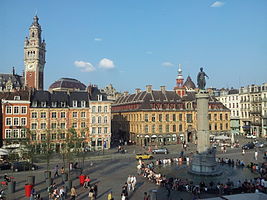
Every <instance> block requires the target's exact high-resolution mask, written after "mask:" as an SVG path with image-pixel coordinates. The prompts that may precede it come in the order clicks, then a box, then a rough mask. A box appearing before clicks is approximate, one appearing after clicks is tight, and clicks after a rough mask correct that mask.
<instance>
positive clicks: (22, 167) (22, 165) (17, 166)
mask: <svg viewBox="0 0 267 200" xmlns="http://www.w3.org/2000/svg"><path fill="white" fill-rule="evenodd" d="M36 169H38V166H37V165H35V164H32V163H30V162H27V161H22V162H14V163H13V165H12V170H13V171H15V172H18V171H28V170H36Z"/></svg>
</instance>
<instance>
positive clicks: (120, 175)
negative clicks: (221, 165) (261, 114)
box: [1, 137, 266, 200]
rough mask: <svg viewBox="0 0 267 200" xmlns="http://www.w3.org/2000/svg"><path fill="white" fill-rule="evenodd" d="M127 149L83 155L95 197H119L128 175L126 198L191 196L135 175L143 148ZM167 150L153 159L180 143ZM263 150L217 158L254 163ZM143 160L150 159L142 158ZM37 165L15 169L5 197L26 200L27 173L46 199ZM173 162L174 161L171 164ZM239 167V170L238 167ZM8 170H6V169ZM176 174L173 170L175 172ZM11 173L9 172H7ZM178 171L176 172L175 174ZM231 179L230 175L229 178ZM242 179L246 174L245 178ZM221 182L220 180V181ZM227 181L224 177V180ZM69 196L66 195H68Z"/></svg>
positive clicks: (82, 194) (83, 194)
mask: <svg viewBox="0 0 267 200" xmlns="http://www.w3.org/2000/svg"><path fill="white" fill-rule="evenodd" d="M238 139H239V141H240V146H242V144H244V143H247V142H249V141H250V140H251V139H245V138H243V137H238ZM123 147H124V148H125V149H126V150H127V152H126V153H125V154H121V153H118V152H117V148H112V149H110V150H108V151H105V152H104V155H103V152H96V153H88V155H87V156H86V162H85V168H84V171H83V173H84V174H86V175H89V176H90V178H91V180H92V184H93V183H98V197H97V199H99V200H106V199H107V195H108V193H109V191H112V192H113V196H114V199H116V200H117V199H120V195H121V192H122V186H123V185H124V183H125V182H126V180H127V177H128V175H134V176H136V178H137V184H136V189H135V191H134V192H131V193H130V195H129V199H133V200H135V199H136V200H138V199H142V198H143V196H144V192H147V193H150V192H151V191H152V190H157V199H158V200H165V199H166V200H167V199H173V200H174V199H181V198H183V199H184V200H187V199H188V200H191V199H192V198H193V195H192V193H190V192H178V191H171V195H170V197H169V198H168V197H167V190H166V189H165V188H163V187H159V186H157V185H155V184H154V183H151V182H149V181H148V180H147V179H145V178H144V177H141V176H139V175H137V169H136V166H137V163H138V162H137V161H136V159H135V153H138V152H140V153H141V152H144V151H145V149H143V148H141V147H138V146H135V145H129V146H123ZM166 147H167V148H168V150H169V152H170V153H169V154H168V155H162V154H158V155H155V156H154V159H153V161H154V162H155V160H156V159H162V158H175V157H178V156H179V154H180V152H181V150H182V144H177V145H167V146H166ZM194 151H195V145H193V144H191V145H189V148H187V150H186V151H185V155H190V152H194ZM265 151H266V147H265V148H260V149H259V156H258V160H257V161H255V159H254V152H255V150H254V149H251V150H247V151H246V153H245V155H244V156H243V155H242V150H241V148H234V149H231V148H228V149H227V152H226V153H222V152H221V151H220V150H218V152H217V157H220V158H230V159H237V158H239V159H242V160H243V161H244V162H245V163H249V162H254V163H262V162H263V161H264V160H263V154H264V152H265ZM145 162H146V163H149V162H151V161H150V160H149V161H145ZM36 164H37V165H38V166H40V169H38V170H36V171H30V172H14V174H13V176H14V178H15V181H16V182H17V185H16V192H15V193H14V194H11V195H8V199H27V198H26V197H25V191H24V185H25V183H26V180H27V176H28V175H34V176H35V178H36V184H35V189H36V191H37V193H40V194H41V197H43V199H48V192H47V185H46V183H45V179H44V171H45V170H46V163H36ZM174 164H175V163H174ZM56 165H59V168H60V167H61V166H62V162H61V159H60V160H58V159H52V161H51V164H50V166H51V171H52V177H53V172H54V171H53V169H54V167H55V166H56ZM240 170H241V169H240ZM6 172H8V171H6ZM6 172H5V171H1V177H2V176H3V174H4V173H6ZM174 173H175V172H174ZM8 174H9V175H11V173H10V172H8ZM79 175H80V173H79V172H78V171H73V172H72V180H73V185H74V186H75V187H76V188H77V193H78V196H77V199H88V192H89V190H88V189H85V188H83V187H81V186H80V185H79V178H78V176H79ZM178 175H179V174H177V176H178ZM229 178H231V177H229ZM244 178H245V177H244ZM61 180H62V179H61V177H58V178H55V179H54V182H55V183H56V185H57V186H58V187H60V186H61V182H62V181H61ZM222 182H223V180H222ZM225 182H226V180H225ZM213 196H216V195H214V194H208V193H203V194H201V198H208V197H213ZM67 199H68V198H67Z"/></svg>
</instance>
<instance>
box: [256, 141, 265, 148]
mask: <svg viewBox="0 0 267 200" xmlns="http://www.w3.org/2000/svg"><path fill="white" fill-rule="evenodd" d="M264 146H265V144H264V143H263V142H257V143H256V144H255V147H256V148H263V147H264Z"/></svg>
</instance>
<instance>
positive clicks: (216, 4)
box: [210, 1, 224, 8]
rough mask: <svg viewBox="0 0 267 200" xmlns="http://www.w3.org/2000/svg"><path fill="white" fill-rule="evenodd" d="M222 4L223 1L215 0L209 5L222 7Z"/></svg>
mask: <svg viewBox="0 0 267 200" xmlns="http://www.w3.org/2000/svg"><path fill="white" fill-rule="evenodd" d="M223 5H224V2H221V1H215V2H214V3H212V4H211V5H210V7H212V8H219V7H222V6H223Z"/></svg>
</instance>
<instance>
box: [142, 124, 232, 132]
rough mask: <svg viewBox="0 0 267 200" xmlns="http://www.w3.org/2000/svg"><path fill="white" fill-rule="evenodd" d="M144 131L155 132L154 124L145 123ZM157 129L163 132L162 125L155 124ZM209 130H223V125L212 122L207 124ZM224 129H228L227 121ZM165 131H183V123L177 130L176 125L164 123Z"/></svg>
mask: <svg viewBox="0 0 267 200" xmlns="http://www.w3.org/2000/svg"><path fill="white" fill-rule="evenodd" d="M144 128H145V133H148V132H151V133H156V125H154V124H153V125H151V126H150V125H145V127H144ZM157 128H158V129H157V130H158V132H159V133H162V132H163V126H162V125H158V126H157ZM209 130H215V131H217V130H224V127H223V124H222V123H220V124H217V123H214V124H213V125H212V124H209ZM225 130H228V123H226V124H225ZM164 131H165V133H169V132H174V133H175V132H177V131H179V132H182V131H183V125H182V124H180V125H179V126H178V130H177V127H176V125H172V126H170V125H165V129H164Z"/></svg>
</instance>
